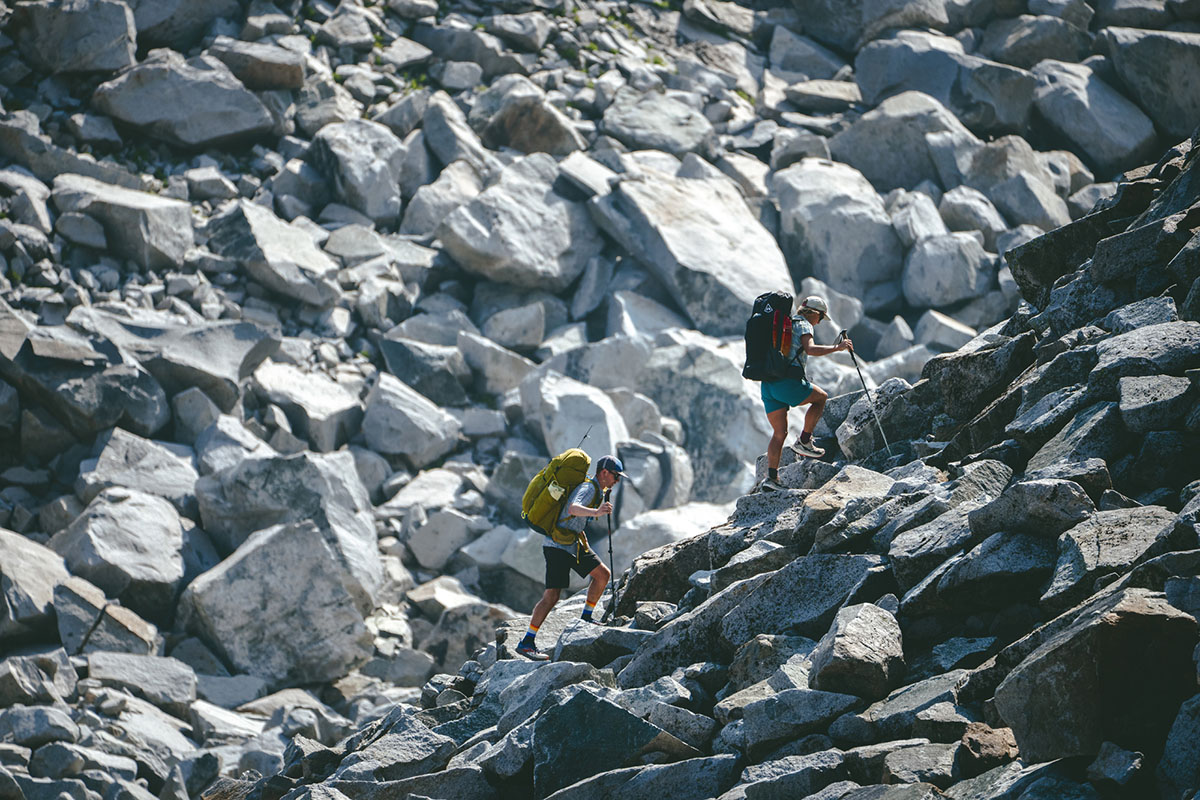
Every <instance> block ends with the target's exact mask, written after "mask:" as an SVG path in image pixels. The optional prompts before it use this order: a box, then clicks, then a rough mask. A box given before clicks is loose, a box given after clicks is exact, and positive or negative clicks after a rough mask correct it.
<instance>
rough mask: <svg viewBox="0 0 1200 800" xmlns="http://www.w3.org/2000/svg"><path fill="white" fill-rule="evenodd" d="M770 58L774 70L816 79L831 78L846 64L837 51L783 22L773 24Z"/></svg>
mask: <svg viewBox="0 0 1200 800" xmlns="http://www.w3.org/2000/svg"><path fill="white" fill-rule="evenodd" d="M769 58H770V62H771V67H772V68H773V69H774V70H778V71H783V72H793V73H799V74H801V75H807V76H808V77H810V78H816V79H824V78H832V77H833V76H834V75H836V74H837V72H838V70H840V69H841V68H842V67H844V66H846V62H845V61H844V60H843V59H842V58H841V57H840V56H839V55H838V54H837V53H835V52H833V51H832V50H830V49H828V48H827V47H824V46H822V45H820V44H818V43H817V42H814V41H813V40H812V39H809V38H808V37H807V36H801V35H800V34H798V33H793V32H792V31H790V30H788V29H787V28H786V27H785V26H783V25H776V26H775V30H774V31H772V32H771V48H770V50H769ZM860 99H861V97H860Z"/></svg>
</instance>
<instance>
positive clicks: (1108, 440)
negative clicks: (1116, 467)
mask: <svg viewBox="0 0 1200 800" xmlns="http://www.w3.org/2000/svg"><path fill="white" fill-rule="evenodd" d="M1122 434H1123V428H1122V427H1121V412H1120V410H1119V408H1118V406H1117V404H1116V403H1096V404H1094V405H1091V406H1088V407H1087V408H1085V409H1083V410H1082V411H1080V412H1079V413H1077V414H1076V415H1075V417H1074V419H1072V420H1071V421H1070V422H1069V423H1067V426H1066V427H1064V428H1063V429H1062V430H1061V431H1059V432H1058V433H1057V434H1055V435H1054V437H1053V438H1051V439H1050V441H1048V442H1046V444H1044V445H1043V446H1042V448H1041V449H1040V450H1038V451H1037V452H1036V453H1034V455H1033V457H1032V458H1030V459H1029V463H1028V464H1027V465H1026V469H1027V470H1038V469H1043V468H1045V467H1049V466H1052V465H1054V464H1058V463H1062V462H1070V461H1082V460H1084V459H1088V458H1100V459H1103V460H1105V461H1109V460H1110V459H1112V457H1113V456H1115V455H1116V454H1117V453H1119V452H1120V451H1121V450H1122V449H1123V448H1122V441H1121V437H1122Z"/></svg>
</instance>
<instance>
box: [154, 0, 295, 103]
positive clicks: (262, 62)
mask: <svg viewBox="0 0 1200 800" xmlns="http://www.w3.org/2000/svg"><path fill="white" fill-rule="evenodd" d="M149 5H150V4H149V3H146V2H143V3H142V6H143V7H146V6H149ZM208 53H209V54H210V55H212V56H215V57H216V58H219V59H220V60H221V62H222V63H224V64H225V66H227V67H229V70H230V72H232V73H233V74H234V76H235V77H237V79H238V80H240V81H241V82H242V83H243V84H244V85H245V86H246V88H247V89H252V90H254V91H261V90H264V89H299V88H300V87H301V86H303V85H304V58H303V56H301V55H300V54H299V53H297V52H295V51H292V50H288V49H287V48H285V47H279V46H278V45H273V44H265V43H263V42H242V41H238V40H237V39H231V38H229V37H228V36H218V37H217V38H216V39H214V40H213V43H212V44H211V45H209V47H208Z"/></svg>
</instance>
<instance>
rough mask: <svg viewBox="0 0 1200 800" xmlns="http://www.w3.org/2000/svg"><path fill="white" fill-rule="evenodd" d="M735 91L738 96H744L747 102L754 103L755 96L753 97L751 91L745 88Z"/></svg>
mask: <svg viewBox="0 0 1200 800" xmlns="http://www.w3.org/2000/svg"><path fill="white" fill-rule="evenodd" d="M733 91H734V92H735V93H736V94H737V96H738V97H740V98H742V99H743V100H745V101H746V102H747V103H751V104H753V103H754V98H753V97H751V96H750V93H749V92H747V91H746V90H745V89H734V90H733Z"/></svg>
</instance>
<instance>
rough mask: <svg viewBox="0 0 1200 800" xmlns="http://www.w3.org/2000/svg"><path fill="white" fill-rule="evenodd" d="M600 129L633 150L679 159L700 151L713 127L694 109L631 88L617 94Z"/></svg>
mask: <svg viewBox="0 0 1200 800" xmlns="http://www.w3.org/2000/svg"><path fill="white" fill-rule="evenodd" d="M602 127H603V129H604V132H605V133H607V134H608V135H610V136H612V137H613V138H614V139H617V140H618V141H620V142H622V143H623V144H625V145H627V146H628V147H629V148H630V149H632V150H663V151H665V152H668V153H672V154H674V155H678V156H682V155H683V154H684V153H688V152H693V151H696V150H698V149H700V148H701V147H702V146H704V144H705V143H706V142H707V141H708V139H709V138H711V137H712V135H713V128H712V123H710V122H709V121H708V120H707V119H706V118H705V117H704V115H703V114H702V113H700V112H699V111H697V110H696V109H694V108H692V107H691V106H689V105H686V104H684V103H682V102H680V101H679V100H676V99H675V98H673V97H670V96H665V95H662V94H660V93H658V92H654V91H650V92H640V91H638V90H637V89H635V88H634V87H632V86H625V87H622V88H621V89H620V90H618V91H617V94H616V96H615V97H614V98H613V101H612V103H610V104H609V106H608V108H607V109H606V110H605V111H604V119H603V122H602Z"/></svg>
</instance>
